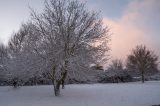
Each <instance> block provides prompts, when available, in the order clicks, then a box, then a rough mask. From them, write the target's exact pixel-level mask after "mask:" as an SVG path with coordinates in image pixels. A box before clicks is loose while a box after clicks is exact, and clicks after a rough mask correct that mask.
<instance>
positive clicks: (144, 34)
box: [103, 0, 160, 59]
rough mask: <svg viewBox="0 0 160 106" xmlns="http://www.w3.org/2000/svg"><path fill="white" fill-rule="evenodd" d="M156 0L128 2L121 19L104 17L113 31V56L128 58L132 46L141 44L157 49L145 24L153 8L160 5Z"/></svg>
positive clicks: (105, 22)
mask: <svg viewBox="0 0 160 106" xmlns="http://www.w3.org/2000/svg"><path fill="white" fill-rule="evenodd" d="M155 1H156V0H155ZM155 1H154V0H143V1H142V0H141V1H139V0H134V1H131V2H130V3H129V4H128V6H127V7H126V9H125V11H124V12H123V14H122V16H121V17H120V18H119V19H111V18H107V17H106V18H104V20H103V21H104V24H106V25H108V26H109V27H110V28H111V32H112V33H113V34H112V37H111V39H112V41H111V50H112V51H111V55H112V56H113V58H120V59H126V56H127V55H128V54H129V53H130V51H131V50H132V48H134V47H135V46H136V45H139V44H145V45H147V47H149V48H156V49H157V47H158V46H157V47H153V42H154V40H153V39H150V37H149V36H148V31H147V28H146V24H145V22H146V21H145V20H146V19H147V18H146V17H150V15H151V14H153V10H155V9H156V7H157V6H159V5H157V2H155ZM159 4H160V3H159ZM157 9H158V8H157ZM150 31H151V30H150ZM154 46H155V45H154Z"/></svg>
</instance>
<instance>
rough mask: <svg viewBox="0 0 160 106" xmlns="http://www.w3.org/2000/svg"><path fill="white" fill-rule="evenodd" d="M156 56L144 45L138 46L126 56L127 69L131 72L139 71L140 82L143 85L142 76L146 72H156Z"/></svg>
mask: <svg viewBox="0 0 160 106" xmlns="http://www.w3.org/2000/svg"><path fill="white" fill-rule="evenodd" d="M157 66H158V56H156V55H155V54H154V52H153V51H151V50H149V49H147V48H146V46H145V45H139V46H137V47H136V48H135V49H133V50H132V52H131V54H130V55H128V59H127V68H128V70H132V71H135V72H136V71H137V70H138V71H139V73H140V75H141V78H142V82H143V83H144V81H145V78H144V75H145V73H146V72H147V71H153V70H154V71H155V70H156V71H157V70H158V69H157V68H158V67H157Z"/></svg>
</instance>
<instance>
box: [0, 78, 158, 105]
mask: <svg viewBox="0 0 160 106" xmlns="http://www.w3.org/2000/svg"><path fill="white" fill-rule="evenodd" d="M53 91H54V90H53V86H51V85H49V86H24V87H21V88H18V89H13V88H12V87H9V86H5V87H0V106H151V105H156V104H160V81H149V82H145V83H144V84H142V83H141V82H132V83H118V84H80V85H76V84H73V85H66V88H65V89H64V90H61V96H59V97H55V96H54V92H53Z"/></svg>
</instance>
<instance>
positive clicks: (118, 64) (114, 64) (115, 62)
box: [109, 59, 124, 71]
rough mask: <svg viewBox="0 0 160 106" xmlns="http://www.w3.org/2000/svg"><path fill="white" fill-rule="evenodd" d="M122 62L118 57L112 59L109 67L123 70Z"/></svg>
mask: <svg viewBox="0 0 160 106" xmlns="http://www.w3.org/2000/svg"><path fill="white" fill-rule="evenodd" d="M123 68H124V67H123V62H122V60H120V59H115V60H112V62H111V64H110V66H109V69H111V70H115V71H122V70H123Z"/></svg>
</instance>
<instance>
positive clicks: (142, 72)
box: [141, 70, 145, 83]
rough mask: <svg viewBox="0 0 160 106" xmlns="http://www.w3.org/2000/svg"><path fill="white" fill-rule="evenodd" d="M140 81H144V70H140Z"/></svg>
mask: <svg viewBox="0 0 160 106" xmlns="http://www.w3.org/2000/svg"><path fill="white" fill-rule="evenodd" d="M141 77H142V83H144V80H145V79H144V70H141Z"/></svg>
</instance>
